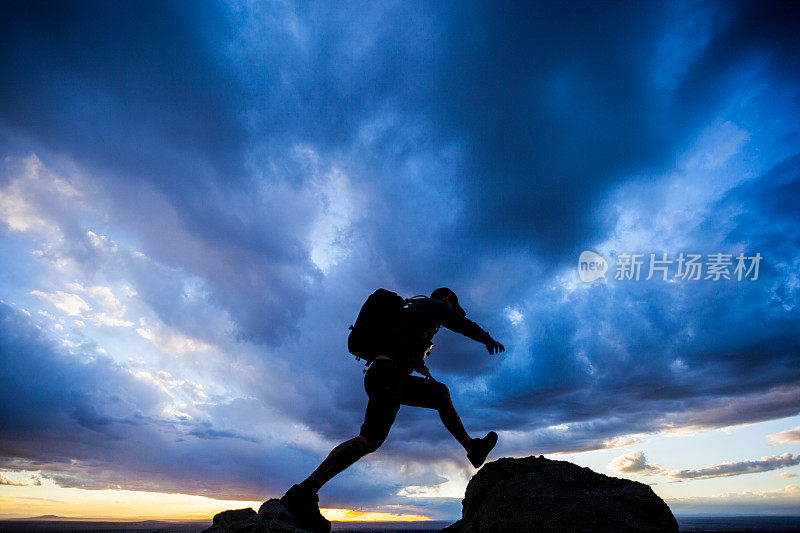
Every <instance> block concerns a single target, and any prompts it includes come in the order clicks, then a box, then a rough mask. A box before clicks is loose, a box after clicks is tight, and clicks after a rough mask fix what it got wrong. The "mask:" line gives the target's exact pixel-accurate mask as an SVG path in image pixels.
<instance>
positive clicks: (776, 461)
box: [669, 453, 800, 480]
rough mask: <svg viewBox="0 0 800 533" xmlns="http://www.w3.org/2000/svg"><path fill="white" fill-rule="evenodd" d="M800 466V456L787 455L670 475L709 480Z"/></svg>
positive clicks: (683, 471)
mask: <svg viewBox="0 0 800 533" xmlns="http://www.w3.org/2000/svg"><path fill="white" fill-rule="evenodd" d="M797 464H800V455H792V454H790V453H785V454H783V455H776V456H773V457H762V458H761V459H759V460H758V461H739V462H728V463H722V464H719V465H714V466H709V467H707V468H701V469H699V470H677V471H673V472H670V473H669V477H670V478H671V479H674V480H682V479H709V478H712V477H728V476H738V475H739V474H753V473H756V472H769V471H770V470H777V469H778V468H786V467H788V466H795V465H797Z"/></svg>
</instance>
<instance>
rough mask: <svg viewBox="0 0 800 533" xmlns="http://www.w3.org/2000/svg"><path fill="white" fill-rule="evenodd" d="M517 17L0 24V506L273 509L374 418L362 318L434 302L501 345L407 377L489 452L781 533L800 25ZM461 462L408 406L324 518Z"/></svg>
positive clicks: (114, 512)
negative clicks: (389, 299)
mask: <svg viewBox="0 0 800 533" xmlns="http://www.w3.org/2000/svg"><path fill="white" fill-rule="evenodd" d="M518 4H519V5H516V4H515V3H505V2H484V3H480V2H431V3H423V2H419V3H417V2H332V3H314V2H301V3H294V2H281V1H263V2H248V1H231V2H226V3H219V4H218V3H213V2H206V3H203V4H201V3H198V2H191V3H190V2H144V3H141V2H113V1H103V2H96V3H83V2H34V1H20V2H16V1H6V2H2V3H1V4H0V78H1V81H0V259H1V260H2V269H0V515H2V516H6V517H8V516H32V515H39V514H58V515H71V516H115V517H126V516H148V517H167V516H168V517H189V516H210V515H211V514H213V513H214V512H216V511H219V510H222V509H226V508H231V507H234V506H235V505H239V504H240V503H241V502H242V501H244V502H256V503H254V504H253V505H257V504H258V503H257V502H259V501H261V500H264V499H266V498H268V497H276V496H280V495H281V494H282V493H283V492H284V491H285V490H286V489H287V488H288V487H289V486H290V485H291V484H292V483H295V482H298V481H299V480H301V479H303V478H304V477H305V476H306V475H308V473H310V472H311V470H313V469H314V468H315V467H316V465H317V464H318V462H319V460H320V459H321V458H322V457H324V456H325V455H326V454H327V452H328V451H329V450H330V448H331V447H333V446H334V445H336V444H338V443H339V442H340V441H341V440H343V439H346V438H349V437H352V436H353V435H355V434H356V433H357V432H358V428H359V425H360V423H361V421H362V417H363V410H364V407H365V404H366V396H365V394H364V391H363V386H362V380H363V374H362V369H363V365H362V364H361V363H359V362H357V361H356V360H355V358H353V357H352V356H350V355H349V354H348V353H347V350H346V338H347V333H348V330H347V326H348V325H349V324H351V323H352V322H353V321H354V319H355V316H356V314H357V312H358V309H359V307H360V305H361V303H363V301H364V299H365V298H366V297H367V295H368V294H370V293H371V292H372V291H373V290H374V289H376V288H378V287H385V288H388V289H391V290H394V291H397V292H398V293H400V294H402V295H404V296H412V295H415V294H420V293H425V294H427V293H430V291H431V290H433V289H434V288H436V287H439V286H448V287H451V288H452V289H454V290H455V291H456V292H457V294H458V295H459V299H460V301H461V303H462V305H463V306H464V308H465V309H466V310H467V314H468V316H469V317H470V318H472V319H473V320H475V321H476V322H478V323H479V324H481V325H482V326H483V327H484V328H485V329H487V330H488V331H489V332H491V333H492V335H493V336H494V337H495V338H497V339H498V340H499V341H501V342H503V343H504V344H505V345H506V347H507V352H506V353H505V354H502V355H500V356H489V355H488V354H487V353H486V351H485V350H484V348H483V347H482V346H481V345H479V344H476V343H474V342H472V341H469V340H468V339H465V338H463V337H459V336H458V335H456V334H454V333H451V332H447V331H444V330H443V331H442V332H441V333H440V334H439V336H438V337H437V339H436V345H435V347H434V351H433V355H432V356H431V358H430V359H429V366H430V368H431V370H432V372H433V374H434V375H435V376H436V377H437V378H438V379H440V380H442V381H444V382H445V383H447V384H449V385H450V388H451V392H452V395H453V399H454V402H455V405H456V407H457V408H458V409H459V411H460V412H461V414H462V415H463V418H464V422H465V425H466V427H467V429H468V430H469V431H470V432H471V433H472V434H473V436H480V435H482V434H484V433H485V432H486V431H488V430H491V429H494V430H497V431H498V432H499V434H500V443H499V444H498V447H497V449H496V451H495V452H494V453H493V455H492V457H495V458H496V457H500V456H527V455H533V454H535V455H539V454H545V455H547V456H548V457H552V458H558V459H564V460H569V461H573V462H576V463H578V464H581V465H584V466H589V467H591V468H593V469H595V470H597V471H600V472H604V473H607V474H610V475H616V476H622V477H628V478H630V479H635V480H639V481H642V482H645V483H649V484H651V485H652V486H653V489H654V490H655V491H656V493H658V494H659V495H661V496H662V497H663V498H665V499H666V500H667V502H668V503H669V504H670V506H671V507H672V509H673V511H675V512H676V513H711V514H723V513H765V514H768V513H784V514H785V513H795V514H796V513H797V511H798V509H800V488H799V486H800V481H798V475H800V415H799V413H800V335H799V334H800V322H799V320H800V224H798V221H799V220H800V218H798V217H799V216H800V83H799V82H800V37H799V36H800V31H798V30H800V16H799V15H798V11H800V7H799V6H798V4H797V3H793V2H785V3H771V2H763V1H757V2H752V3H736V2H722V1H718V2H715V1H713V0H709V1H697V2H695V1H677V2H664V3H659V2H623V3H613V2H571V3H563V2H550V3H535V2H520V3H518ZM584 250H589V251H592V252H595V253H597V254H599V256H600V258H598V257H597V256H594V257H595V259H596V261H597V264H598V265H600V266H602V264H603V262H605V264H606V265H607V269H608V270H607V272H606V273H605V276H604V277H600V278H599V279H597V280H594V281H592V282H588V281H582V280H581V278H580V277H579V267H578V258H579V256H580V255H581V252H583V251H584ZM631 254H634V259H635V260H636V262H637V263H638V262H641V267H640V268H641V272H640V273H639V274H640V275H638V276H637V275H636V274H635V272H631V271H628V270H626V260H630V259H631ZM639 254H641V255H639ZM651 254H652V255H651ZM690 259H692V262H691V263H692V264H694V265H697V267H699V268H700V270H698V271H688V268H687V265H688V264H689V263H690ZM664 261H667V262H664ZM654 266H655V267H657V268H655V269H653V267H654ZM741 267H744V268H741ZM756 267H757V269H756ZM587 268H588V266H587ZM651 270H652V272H651ZM582 273H583V274H584V275H586V274H589V273H590V272H589V271H588V270H584V271H583V272H582ZM687 273H688V274H689V275H687ZM651 274H652V275H651ZM637 277H638V279H637ZM647 278H650V279H647ZM665 278H666V279H665ZM695 278H699V279H695ZM473 473H474V469H472V468H471V467H470V466H469V464H468V462H467V460H466V457H465V455H464V453H463V451H462V450H461V449H460V447H459V446H458V444H457V443H456V442H455V441H454V440H453V439H452V438H451V437H450V436H449V435H448V434H447V433H446V431H445V430H444V429H443V428H442V426H441V423H440V422H439V419H438V417H437V416H436V414H435V413H434V412H431V411H428V410H424V409H415V408H409V407H407V408H404V409H402V410H401V412H400V415H399V416H398V420H397V423H396V424H395V426H394V427H393V429H392V432H391V434H390V436H389V439H388V440H387V442H386V443H385V445H384V446H383V447H382V448H381V449H380V450H379V451H378V452H376V453H375V454H373V455H371V456H369V457H367V458H366V459H365V460H363V461H362V462H360V463H359V464H358V465H356V466H355V467H353V468H352V469H350V470H348V471H347V472H346V473H345V474H343V475H342V476H340V477H338V478H336V479H335V480H334V481H333V482H331V483H330V484H329V485H328V486H326V487H325V488H324V489H323V490H322V492H321V493H320V497H321V504H322V505H323V506H324V507H326V508H331V509H344V510H347V509H349V510H356V511H360V512H367V511H370V512H378V513H390V514H393V515H395V516H396V515H404V516H405V517H406V518H413V516H424V517H429V518H435V519H454V518H458V517H459V516H460V512H461V504H460V498H461V497H462V496H463V491H464V487H465V486H466V483H467V481H468V480H469V478H470V477H471V475H472V474H473ZM223 500H224V501H223ZM230 500H236V501H230ZM156 502H159V503H158V504H157V503H156ZM242 505H244V504H242ZM248 505H250V504H249V503H248ZM329 516H332V517H335V516H341V515H336V514H335V513H334V512H331V513H330V514H329ZM370 516H380V515H370ZM383 516H388V515H383Z"/></svg>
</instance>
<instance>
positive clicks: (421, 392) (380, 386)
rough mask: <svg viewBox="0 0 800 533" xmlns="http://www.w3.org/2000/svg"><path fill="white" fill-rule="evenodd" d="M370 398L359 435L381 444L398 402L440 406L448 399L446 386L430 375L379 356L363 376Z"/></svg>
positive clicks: (430, 406) (431, 407) (373, 442)
mask: <svg viewBox="0 0 800 533" xmlns="http://www.w3.org/2000/svg"><path fill="white" fill-rule="evenodd" d="M364 390H366V391H367V396H369V402H368V403H367V412H366V413H365V414H364V423H363V424H361V436H362V437H365V438H366V439H367V440H368V441H370V442H371V443H372V444H374V445H375V446H380V445H381V444H383V441H384V440H386V436H387V435H389V429H390V428H391V427H392V424H393V423H394V419H395V417H396V416H397V411H399V410H400V406H401V405H411V406H414V407H427V408H428V409H439V408H440V407H441V406H442V405H443V403H444V402H447V401H449V397H450V391H449V390H448V389H447V386H446V385H444V384H443V383H439V382H438V381H434V380H432V379H427V378H422V377H419V376H412V375H411V374H410V371H409V370H408V368H407V367H404V366H402V365H399V364H397V363H395V362H393V361H387V360H385V359H378V360H376V361H375V362H373V363H372V365H370V367H369V370H367V374H366V375H365V376H364Z"/></svg>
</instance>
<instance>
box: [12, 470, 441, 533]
mask: <svg viewBox="0 0 800 533" xmlns="http://www.w3.org/2000/svg"><path fill="white" fill-rule="evenodd" d="M3 474H8V475H9V477H10V476H12V475H16V474H18V473H3ZM261 503H262V502H260V501H248V500H220V499H215V498H209V497H206V496H196V495H191V494H171V493H165V492H145V491H134V490H123V489H99V490H90V489H80V488H64V487H58V486H57V485H55V484H54V483H53V482H52V481H50V480H46V479H45V480H42V484H41V485H2V486H0V519H14V518H31V517H37V516H45V515H55V516H58V517H59V518H64V519H96V520H104V521H129V520H136V521H138V520H209V521H210V520H211V519H212V517H213V516H214V515H215V514H217V513H219V512H221V511H225V510H227V509H243V508H246V507H251V508H253V509H254V510H258V508H259V507H260V506H261ZM320 511H321V512H322V514H323V515H324V516H325V517H326V518H327V519H329V520H333V521H341V522H373V521H396V522H417V521H422V520H431V518H429V517H427V516H423V515H418V514H403V513H384V512H380V511H358V510H355V509H326V508H322V509H320Z"/></svg>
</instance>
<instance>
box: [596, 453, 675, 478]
mask: <svg viewBox="0 0 800 533" xmlns="http://www.w3.org/2000/svg"><path fill="white" fill-rule="evenodd" d="M608 468H609V469H610V470H611V471H612V472H616V473H618V474H635V475H637V476H663V475H665V474H666V473H667V471H666V470H664V468H663V467H661V466H660V465H651V464H648V463H647V459H646V458H645V456H644V452H633V453H629V454H625V455H620V456H619V457H616V458H614V460H612V461H611V462H610V463H609V464H608Z"/></svg>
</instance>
